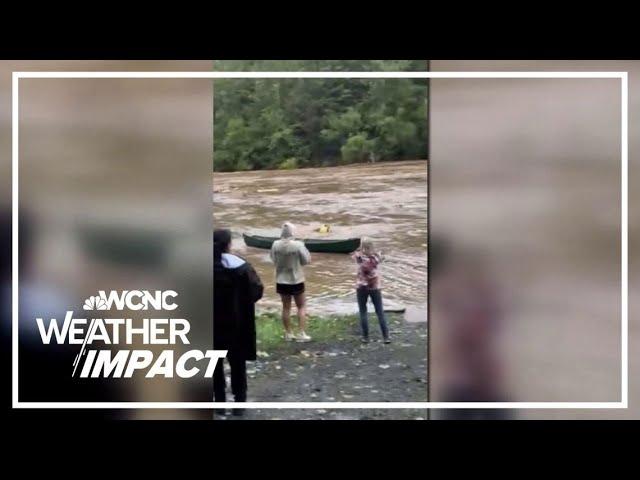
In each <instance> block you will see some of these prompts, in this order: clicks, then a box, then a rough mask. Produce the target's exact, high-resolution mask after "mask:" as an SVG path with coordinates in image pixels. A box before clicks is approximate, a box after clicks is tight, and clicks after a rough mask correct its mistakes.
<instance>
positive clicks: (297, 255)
mask: <svg viewBox="0 0 640 480" xmlns="http://www.w3.org/2000/svg"><path fill="white" fill-rule="evenodd" d="M294 233H295V227H294V226H293V224H292V223H290V222H286V223H285V224H284V225H283V226H282V233H281V235H280V239H279V240H276V241H275V242H273V245H272V246H271V253H270V255H271V260H272V261H273V263H274V264H275V266H276V292H278V294H280V298H281V300H282V323H283V325H284V338H285V340H286V341H292V340H297V341H298V342H308V341H310V340H311V337H310V336H309V335H307V333H306V321H307V312H306V300H305V295H304V271H303V269H302V267H303V266H304V265H307V264H308V263H309V262H311V254H310V253H309V250H307V247H305V245H304V242H302V241H300V240H296V239H295V238H294ZM292 297H293V300H294V301H295V302H296V307H297V309H298V327H299V330H300V333H299V334H298V336H295V335H294V334H293V331H292V330H291V321H290V318H291V298H292Z"/></svg>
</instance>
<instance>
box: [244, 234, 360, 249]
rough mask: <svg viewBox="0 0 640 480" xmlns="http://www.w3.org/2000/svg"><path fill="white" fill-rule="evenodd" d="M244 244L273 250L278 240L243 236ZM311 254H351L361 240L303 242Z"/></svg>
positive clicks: (306, 240) (309, 240) (313, 240)
mask: <svg viewBox="0 0 640 480" xmlns="http://www.w3.org/2000/svg"><path fill="white" fill-rule="evenodd" d="M242 237H243V238H244V243H246V244H247V246H248V247H255V248H266V249H269V248H271V245H273V242H275V241H276V240H278V239H277V238H276V237H262V236H260V235H247V234H246V233H245V234H243V235H242ZM302 241H303V242H304V244H305V246H306V247H307V249H308V250H309V251H310V252H316V253H351V252H353V251H355V250H357V249H358V247H359V246H360V239H359V238H348V239H345V240H331V239H319V240H315V239H304V240H302Z"/></svg>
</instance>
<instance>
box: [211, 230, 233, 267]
mask: <svg viewBox="0 0 640 480" xmlns="http://www.w3.org/2000/svg"><path fill="white" fill-rule="evenodd" d="M230 245H231V230H228V229H226V228H217V229H215V230H214V231H213V261H214V263H218V262H220V261H221V260H222V254H223V253H225V252H226V251H228V250H229V246H230Z"/></svg>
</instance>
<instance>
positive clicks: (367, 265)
mask: <svg viewBox="0 0 640 480" xmlns="http://www.w3.org/2000/svg"><path fill="white" fill-rule="evenodd" d="M351 258H353V259H354V260H355V261H356V262H357V264H358V274H357V280H356V296H357V298H358V310H359V312H360V327H361V329H362V342H363V343H369V321H368V318H367V316H368V312H367V301H368V300H369V297H371V301H372V302H373V307H374V308H375V311H376V315H377V316H378V322H379V323H380V330H381V331H382V338H383V340H384V343H391V340H390V339H389V328H388V327H387V321H386V319H385V317H384V308H383V306H382V292H381V291H380V273H379V271H378V265H380V263H381V262H382V261H383V260H384V257H383V255H382V253H380V252H376V251H375V249H374V248H373V242H372V241H371V240H370V239H368V238H363V239H362V241H361V242H360V249H359V250H356V251H355V252H354V253H353V254H352V255H351Z"/></svg>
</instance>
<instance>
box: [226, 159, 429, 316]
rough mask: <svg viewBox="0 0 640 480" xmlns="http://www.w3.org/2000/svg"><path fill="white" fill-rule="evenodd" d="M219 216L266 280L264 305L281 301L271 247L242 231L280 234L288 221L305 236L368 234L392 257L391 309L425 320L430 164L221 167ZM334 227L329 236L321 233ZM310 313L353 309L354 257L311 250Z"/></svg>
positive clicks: (387, 280) (385, 269) (385, 282)
mask: <svg viewBox="0 0 640 480" xmlns="http://www.w3.org/2000/svg"><path fill="white" fill-rule="evenodd" d="M213 192H214V193H213V218H214V225H215V226H216V227H226V228H230V229H231V230H232V232H233V244H232V249H233V251H234V252H235V253H237V254H239V255H240V256H242V257H244V258H246V259H247V260H248V261H249V262H251V263H252V264H253V265H254V267H255V268H256V269H257V271H258V273H259V274H260V277H261V278H262V280H263V282H264V284H265V296H264V298H263V300H261V301H260V302H259V304H258V309H259V310H270V309H275V308H278V307H279V302H280V301H279V297H278V296H277V294H276V289H275V278H274V268H273V264H272V263H271V261H270V259H269V251H268V250H262V249H257V248H253V247H247V246H246V245H245V243H244V240H243V239H242V233H243V232H246V233H253V234H259V235H268V236H279V234H280V226H281V225H282V223H284V222H285V221H287V220H288V221H291V222H293V223H294V224H295V225H296V227H297V232H296V236H297V237H299V238H350V237H363V236H367V237H370V238H372V239H373V240H374V242H375V245H376V248H377V249H379V250H381V251H382V252H383V254H384V256H385V262H384V263H383V264H382V267H381V273H382V288H383V294H384V300H385V308H387V309H396V308H406V309H407V319H408V320H411V321H420V320H426V316H425V315H426V304H427V162H426V161H410V162H389V163H377V164H360V165H350V166H344V167H326V168H313V169H300V170H288V171H281V170H269V171H255V172H234V173H217V172H216V173H214V175H213ZM323 224H328V225H330V227H331V229H330V232H329V233H328V234H321V233H318V232H316V231H315V230H316V229H318V228H319V227H320V226H322V225H323ZM305 272H306V288H307V298H308V304H309V313H310V314H312V315H323V314H333V313H354V312H356V311H357V306H356V300H355V274H356V266H355V263H354V262H353V261H352V260H351V258H350V256H349V255H345V254H327V253H312V263H311V264H310V265H308V266H307V267H306V270H305Z"/></svg>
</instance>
